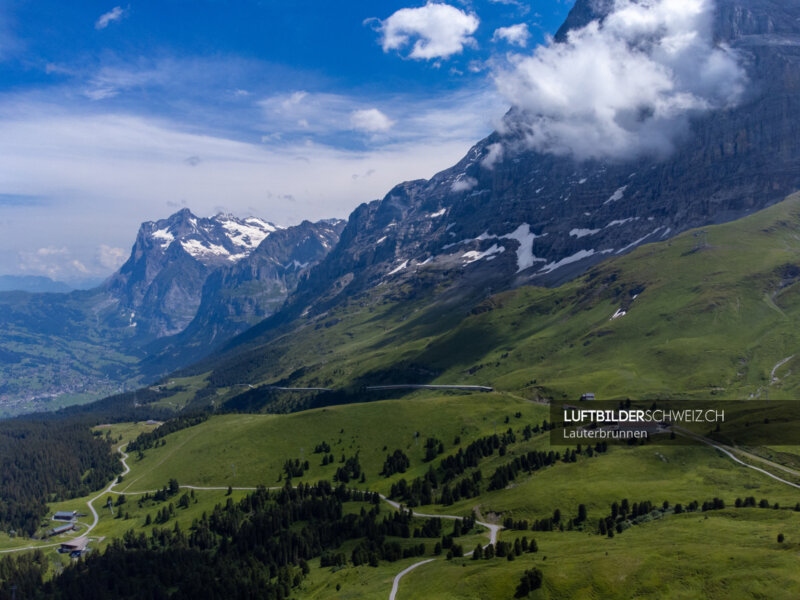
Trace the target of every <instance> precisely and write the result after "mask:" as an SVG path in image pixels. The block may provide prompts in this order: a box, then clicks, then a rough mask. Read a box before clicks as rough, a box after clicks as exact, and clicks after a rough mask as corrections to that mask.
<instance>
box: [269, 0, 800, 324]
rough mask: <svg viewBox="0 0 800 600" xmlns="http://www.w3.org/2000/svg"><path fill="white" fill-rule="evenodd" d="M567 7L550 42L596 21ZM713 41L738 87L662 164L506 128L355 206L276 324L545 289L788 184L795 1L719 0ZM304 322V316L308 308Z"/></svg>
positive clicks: (796, 125)
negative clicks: (413, 301) (436, 283)
mask: <svg viewBox="0 0 800 600" xmlns="http://www.w3.org/2000/svg"><path fill="white" fill-rule="evenodd" d="M610 5H611V3H610V2H603V1H599V0H578V1H577V2H576V4H575V7H574V8H573V10H572V12H571V13H570V16H569V18H568V19H567V21H566V23H565V25H564V27H563V28H562V29H561V30H560V31H559V33H558V35H557V39H560V40H564V38H565V36H566V32H567V31H569V30H570V29H571V28H575V27H580V26H582V25H585V24H586V23H588V22H589V21H591V20H595V19H602V18H603V15H604V14H606V12H605V11H607V10H608V8H609V6H610ZM713 28H714V31H713V35H714V39H715V41H716V43H720V44H726V45H727V46H729V47H730V48H731V49H732V50H733V51H734V52H735V53H736V54H737V56H738V57H739V59H740V61H741V64H742V66H743V67H744V69H745V70H746V73H747V78H748V82H747V91H746V93H745V95H744V97H743V98H742V99H741V101H740V102H739V103H738V104H737V105H736V106H734V107H729V108H724V109H718V110H712V111H708V112H704V113H701V114H699V115H696V116H694V117H693V118H692V120H691V123H690V127H689V131H688V133H687V134H686V135H685V136H684V137H683V138H681V139H680V141H679V143H678V144H677V147H676V149H675V151H674V152H672V153H671V154H670V155H669V156H667V157H658V158H650V157H644V158H637V159H633V160H617V161H611V160H609V161H605V162H604V161H600V160H584V161H578V160H576V159H574V158H571V157H569V156H556V155H553V154H544V153H540V152H537V151H535V150H533V149H530V148H529V147H526V146H525V144H524V143H522V137H521V136H520V135H519V134H518V133H517V132H518V131H519V130H520V129H521V128H520V127H518V125H519V121H520V120H521V119H524V118H525V115H524V114H522V112H521V111H519V110H516V109H513V108H512V110H510V111H509V113H508V114H507V115H506V117H505V127H504V133H502V134H501V133H494V134H492V135H491V136H489V137H488V138H486V139H484V140H482V141H480V142H479V143H477V144H476V145H475V146H474V147H473V148H471V149H470V151H469V152H468V153H467V155H466V156H465V157H464V158H463V159H462V160H461V161H460V162H459V163H458V164H457V165H455V166H454V167H452V168H450V169H447V170H446V171H443V172H441V173H439V174H437V175H435V176H434V177H433V178H431V179H430V180H419V181H410V182H406V183H403V184H400V185H398V186H397V187H395V188H394V189H392V190H391V191H390V192H389V193H388V194H387V195H386V196H385V197H384V198H383V199H382V200H380V201H374V202H371V203H369V204H363V205H361V206H359V207H358V208H357V209H356V210H355V211H354V212H353V213H352V215H351V216H350V219H349V222H348V224H347V227H346V228H345V229H344V231H343V232H342V237H341V241H340V243H339V245H338V246H337V247H336V249H335V250H334V251H333V252H331V254H330V255H329V256H328V257H327V258H326V259H325V260H323V261H322V262H321V263H320V265H319V266H317V267H315V268H314V270H313V271H312V274H311V276H310V277H309V278H307V279H306V280H304V281H303V282H301V284H300V286H299V287H298V291H297V293H296V294H295V297H294V298H293V299H292V301H291V302H290V303H289V305H288V307H287V309H286V311H284V313H283V314H282V315H281V318H280V319H278V320H277V321H276V320H273V321H271V322H268V323H265V324H264V325H263V326H262V327H261V328H260V329H259V330H260V331H263V330H265V329H268V328H269V327H271V326H273V325H274V323H276V322H278V321H283V322H286V321H287V320H291V319H292V318H294V317H296V316H298V315H299V314H301V313H303V312H305V311H307V310H310V311H311V312H310V314H312V315H313V314H322V313H324V312H325V311H326V310H327V309H328V308H329V307H330V305H331V303H335V302H338V300H339V299H341V298H345V297H350V296H352V295H354V294H358V293H359V292H362V291H364V290H367V289H374V288H375V286H376V285H379V284H381V283H386V284H388V286H387V287H386V289H387V290H390V289H396V288H397V285H395V284H398V285H399V284H411V285H416V284H419V282H420V281H430V280H431V279H433V280H440V281H444V280H447V281H451V282H455V286H454V290H455V291H454V292H453V293H456V294H457V293H459V290H460V293H463V294H472V295H474V294H488V293H490V292H493V291H498V290H500V289H503V288H508V287H512V286H516V285H521V284H534V285H546V286H552V285H557V284H559V283H561V282H564V281H567V280H569V279H572V278H574V277H576V276H577V275H579V274H580V273H583V272H584V271H585V270H586V269H588V268H589V267H590V266H592V265H593V264H596V263H597V262H599V261H602V260H604V259H606V258H608V257H612V256H617V255H620V254H624V253H626V252H629V251H631V250H632V249H634V248H636V247H637V246H639V245H641V244H644V243H647V242H652V241H656V240H664V239H668V238H670V237H672V236H674V235H676V234H677V233H679V232H681V231H685V230H687V229H690V228H695V227H702V226H704V225H707V224H712V223H720V222H725V221H730V220H733V219H737V218H740V217H742V216H744V215H746V214H749V213H751V212H753V211H756V210H759V209H761V208H764V207H766V206H769V205H771V204H773V203H775V202H776V201H778V200H780V199H783V198H784V197H786V196H787V195H788V194H790V193H791V192H793V191H796V190H798V189H800V142H799V141H798V140H800V4H798V3H796V2H792V3H790V2H783V1H779V0H718V1H717V4H716V12H715V14H714V23H713ZM306 314H309V313H308V312H306Z"/></svg>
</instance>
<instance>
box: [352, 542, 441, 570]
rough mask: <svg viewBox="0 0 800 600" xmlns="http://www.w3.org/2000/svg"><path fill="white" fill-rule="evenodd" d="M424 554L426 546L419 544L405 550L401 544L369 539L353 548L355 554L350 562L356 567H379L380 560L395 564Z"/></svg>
mask: <svg viewBox="0 0 800 600" xmlns="http://www.w3.org/2000/svg"><path fill="white" fill-rule="evenodd" d="M424 554H425V544H417V545H414V546H408V547H406V548H403V547H402V546H401V545H400V543H399V542H387V541H385V540H381V539H378V540H375V539H367V540H362V541H361V542H359V543H358V545H357V546H356V547H355V548H353V552H352V553H351V554H350V560H351V561H352V562H353V565H354V566H356V567H357V566H359V565H369V566H370V567H377V566H378V561H379V560H385V561H388V562H394V561H396V560H400V559H401V558H411V557H414V556H423V555H424Z"/></svg>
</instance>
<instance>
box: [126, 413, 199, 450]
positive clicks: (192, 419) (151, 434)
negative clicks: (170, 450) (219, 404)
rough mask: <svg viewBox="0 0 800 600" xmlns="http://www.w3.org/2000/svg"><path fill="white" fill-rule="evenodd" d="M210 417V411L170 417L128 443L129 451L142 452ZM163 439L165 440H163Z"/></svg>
mask: <svg viewBox="0 0 800 600" xmlns="http://www.w3.org/2000/svg"><path fill="white" fill-rule="evenodd" d="M207 419H208V413H205V412H204V413H198V414H194V415H180V416H177V417H174V418H172V419H169V420H168V421H166V422H165V423H162V424H161V425H159V426H158V427H156V428H155V429H154V430H153V431H146V432H144V433H140V434H139V435H138V436H136V439H134V440H133V441H132V442H129V443H128V447H127V450H128V452H142V451H143V450H147V449H149V448H153V447H154V446H155V445H156V443H157V442H158V441H159V440H162V438H164V437H166V436H168V435H169V434H170V433H175V432H176V431H180V430H181V429H186V428H187V427H194V426H195V425H199V424H200V423H202V422H203V421H206V420H207ZM162 441H163V440H162Z"/></svg>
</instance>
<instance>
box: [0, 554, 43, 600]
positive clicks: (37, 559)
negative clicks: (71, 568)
mask: <svg viewBox="0 0 800 600" xmlns="http://www.w3.org/2000/svg"><path fill="white" fill-rule="evenodd" d="M47 569H48V561H47V558H46V557H45V555H44V552H42V551H41V550H34V551H33V552H24V553H20V554H12V555H11V556H8V555H6V556H2V557H0V598H2V600H6V598H9V599H10V598H11V597H12V592H11V587H12V586H16V594H17V596H16V597H17V598H34V597H35V594H36V593H37V591H38V590H39V588H40V587H41V585H42V580H43V578H44V577H45V575H46V573H47Z"/></svg>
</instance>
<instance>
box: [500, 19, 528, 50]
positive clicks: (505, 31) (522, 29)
mask: <svg viewBox="0 0 800 600" xmlns="http://www.w3.org/2000/svg"><path fill="white" fill-rule="evenodd" d="M530 37H531V32H530V31H528V25H527V24H526V23H517V24H516V25H510V26H509V27H500V28H498V29H495V30H494V35H492V41H493V42H498V41H500V40H505V41H507V42H508V43H509V44H511V45H512V46H521V47H523V48H524V47H525V46H527V45H528V39H530Z"/></svg>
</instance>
